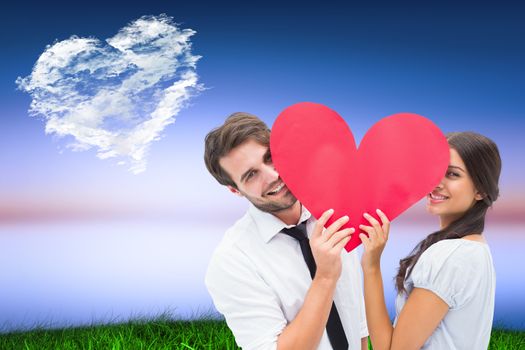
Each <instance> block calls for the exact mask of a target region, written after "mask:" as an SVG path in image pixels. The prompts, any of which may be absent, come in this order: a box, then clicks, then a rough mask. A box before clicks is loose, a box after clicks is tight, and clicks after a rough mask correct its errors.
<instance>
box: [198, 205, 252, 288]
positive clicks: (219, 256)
mask: <svg viewBox="0 0 525 350" xmlns="http://www.w3.org/2000/svg"><path fill="white" fill-rule="evenodd" d="M256 229H257V228H256V225H255V222H254V221H253V218H252V217H251V216H250V215H249V213H246V214H245V215H244V216H243V217H241V218H240V219H239V220H237V221H236V222H235V223H234V224H233V225H232V226H231V227H230V228H228V229H227V230H226V232H225V234H224V236H223V238H222V240H221V242H220V243H219V245H218V246H217V247H216V248H215V250H214V252H213V254H212V256H211V259H210V262H209V264H208V269H207V273H206V282H207V284H208V283H210V282H211V280H212V279H214V280H215V279H216V277H217V276H223V277H224V274H225V273H226V274H231V273H234V271H236V270H238V269H243V268H246V265H247V264H248V265H249V262H248V261H247V260H249V259H248V258H247V257H248V255H249V252H246V247H247V246H249V244H247V243H246V242H247V241H248V240H250V239H253V237H254V236H256V233H255V232H253V231H254V230H256ZM212 277H213V278H212Z"/></svg>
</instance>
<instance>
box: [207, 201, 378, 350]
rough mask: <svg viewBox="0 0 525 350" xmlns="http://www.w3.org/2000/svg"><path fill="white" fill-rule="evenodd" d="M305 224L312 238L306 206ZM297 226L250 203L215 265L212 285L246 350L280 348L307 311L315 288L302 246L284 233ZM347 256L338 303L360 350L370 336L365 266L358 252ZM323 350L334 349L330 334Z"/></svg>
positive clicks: (349, 335) (351, 338)
mask: <svg viewBox="0 0 525 350" xmlns="http://www.w3.org/2000/svg"><path fill="white" fill-rule="evenodd" d="M305 220H308V221H307V225H306V227H307V232H308V236H310V235H311V233H312V232H313V229H314V225H315V218H314V217H313V216H311V214H310V213H309V212H308V210H307V209H306V208H304V207H303V208H302V210H301V218H300V220H299V222H303V221H305ZM292 226H293V225H291V226H286V225H285V224H284V223H283V222H282V221H281V220H279V219H278V218H277V217H275V216H274V215H272V214H269V213H265V212H263V211H261V210H259V209H257V208H256V207H254V206H253V205H252V204H250V207H249V209H248V211H247V213H246V214H245V215H244V216H243V217H242V218H241V219H240V220H239V221H237V222H236V223H235V224H234V225H233V226H232V227H231V228H230V229H228V230H227V231H226V234H225V235H224V237H223V239H222V241H221V243H220V244H219V246H218V247H217V248H216V250H215V252H214V253H213V256H212V258H211V260H210V263H209V266H208V271H207V273H206V278H205V282H206V286H207V288H208V291H209V293H210V295H211V297H212V299H213V302H214V304H215V307H216V308H217V310H218V311H219V312H220V313H222V314H223V315H224V317H225V319H226V322H227V324H228V327H229V328H230V329H231V330H232V332H233V334H234V336H235V340H236V342H237V344H238V345H239V346H241V347H242V348H243V349H276V348H277V337H278V336H279V334H281V332H282V331H283V329H284V328H285V327H286V325H287V324H288V323H290V322H291V321H292V320H293V319H294V318H295V316H296V315H297V313H298V312H299V310H300V309H301V307H302V305H303V302H304V298H305V296H306V293H307V292H308V289H309V288H310V285H311V283H312V278H311V277H310V272H309V271H308V267H307V266H306V263H305V261H304V258H303V255H302V252H301V248H300V246H299V242H298V241H297V240H296V239H294V238H293V237H290V236H287V235H285V234H281V233H280V231H281V230H282V229H283V228H285V227H292ZM341 256H342V273H341V277H340V278H339V281H338V282H337V286H336V290H335V293H334V302H335V305H336V307H337V311H338V313H339V316H340V318H341V322H342V324H343V328H344V330H345V334H346V337H347V339H348V344H349V348H350V349H360V348H361V338H363V337H366V336H368V329H367V326H366V316H365V306H364V299H363V289H362V272H361V267H360V263H359V258H358V256H357V253H356V251H355V250H354V251H352V252H350V253H347V252H346V251H345V250H343V252H342V253H341ZM318 349H323V350H324V349H332V347H331V345H330V341H329V340H328V336H327V333H326V329H325V331H324V333H323V336H322V337H321V341H320V343H319V347H318Z"/></svg>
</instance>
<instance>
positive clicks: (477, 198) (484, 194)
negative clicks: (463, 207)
mask: <svg viewBox="0 0 525 350" xmlns="http://www.w3.org/2000/svg"><path fill="white" fill-rule="evenodd" d="M486 196H487V194H486V193H480V192H478V191H476V195H475V196H474V199H475V200H477V201H480V200H482V199H483V198H485V197H486Z"/></svg>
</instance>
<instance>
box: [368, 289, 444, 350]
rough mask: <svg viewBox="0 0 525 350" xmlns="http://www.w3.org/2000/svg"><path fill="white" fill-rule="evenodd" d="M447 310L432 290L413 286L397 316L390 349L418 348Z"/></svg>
mask: <svg viewBox="0 0 525 350" xmlns="http://www.w3.org/2000/svg"><path fill="white" fill-rule="evenodd" d="M447 312H448V305H447V303H445V302H444V301H443V299H441V298H440V297H438V296H437V295H436V294H435V293H434V292H431V291H430V290H428V289H423V288H414V289H413V290H412V292H411V293H410V295H409V297H408V300H407V301H406V303H405V305H404V306H403V309H402V310H401V313H400V314H399V317H398V318H397V323H396V328H395V329H394V334H393V335H392V344H391V346H390V349H407V350H409V349H420V348H421V347H422V346H423V344H425V342H426V341H427V339H428V338H429V337H430V336H431V335H432V333H433V332H434V330H435V329H436V327H437V326H438V325H439V323H440V322H441V320H442V319H443V317H445V315H446V314H447ZM374 349H376V348H375V347H374ZM377 349H381V348H377Z"/></svg>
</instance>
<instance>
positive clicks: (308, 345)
mask: <svg viewBox="0 0 525 350" xmlns="http://www.w3.org/2000/svg"><path fill="white" fill-rule="evenodd" d="M332 214H333V210H328V211H326V212H325V213H324V214H323V215H322V216H321V217H320V218H319V220H318V221H317V223H316V225H315V229H314V232H313V234H312V238H311V239H310V247H311V248H312V254H313V255H314V259H315V262H316V265H317V270H316V273H315V277H314V279H313V280H312V285H311V286H310V289H309V290H308V292H307V293H306V297H305V300H304V303H303V306H302V307H301V310H300V311H299V313H298V314H297V316H296V317H295V319H294V320H293V321H292V322H290V323H289V324H288V325H287V326H286V327H285V328H284V330H283V332H282V333H281V334H280V335H279V337H278V339H277V348H278V349H279V350H286V349H316V348H317V346H318V345H319V341H320V340H321V337H322V335H323V332H324V330H325V328H326V322H327V320H328V315H329V314H330V309H331V307H332V303H333V300H334V299H333V298H334V291H335V286H336V284H337V280H338V279H339V276H340V275H341V269H342V263H341V250H342V249H343V248H344V246H345V245H346V244H347V243H348V241H349V240H350V235H351V233H352V232H353V229H344V230H341V231H339V229H340V228H341V226H343V225H344V224H345V223H347V222H348V217H347V216H344V217H342V218H340V219H338V220H336V221H335V222H334V223H333V224H332V225H330V227H328V228H327V229H326V230H325V231H324V232H323V226H324V225H325V224H326V221H327V220H328V219H329V218H330V217H331V216H332Z"/></svg>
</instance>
